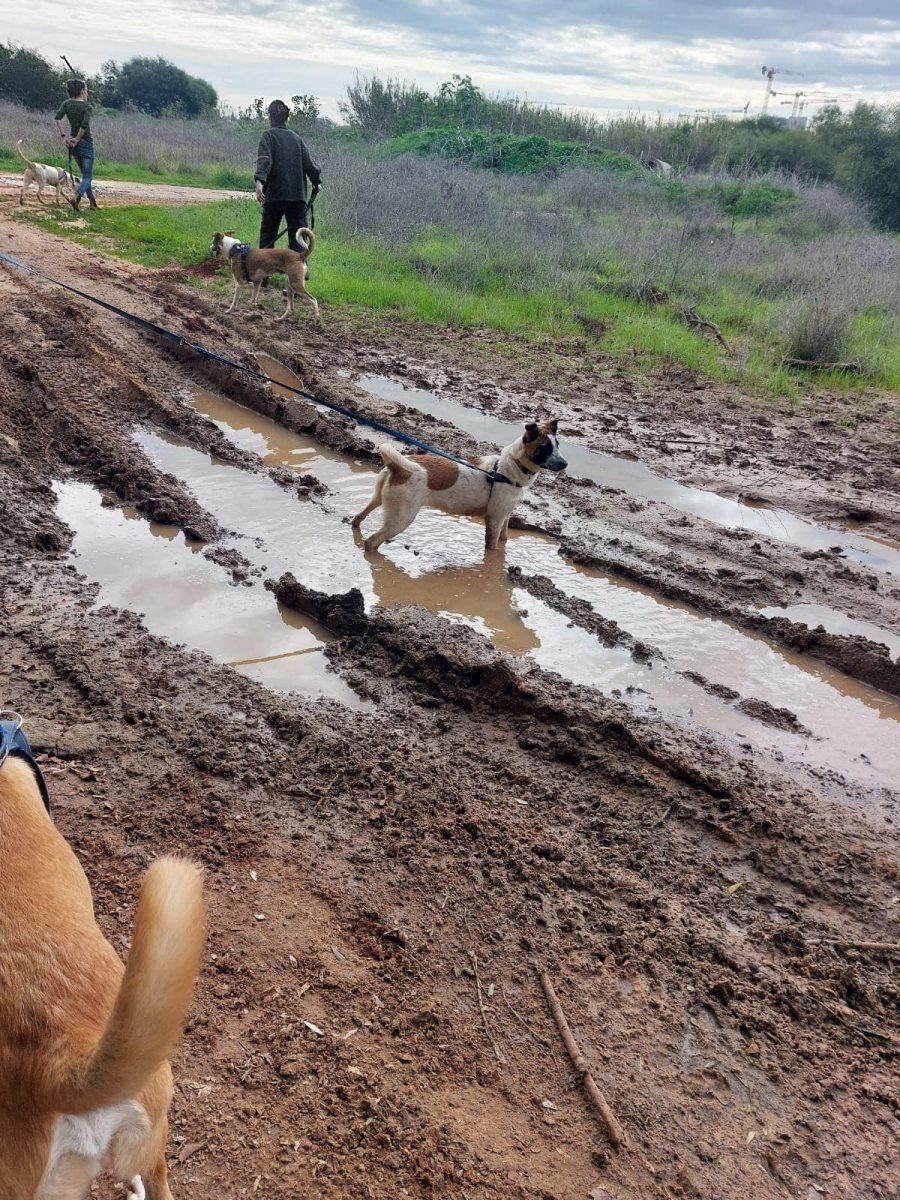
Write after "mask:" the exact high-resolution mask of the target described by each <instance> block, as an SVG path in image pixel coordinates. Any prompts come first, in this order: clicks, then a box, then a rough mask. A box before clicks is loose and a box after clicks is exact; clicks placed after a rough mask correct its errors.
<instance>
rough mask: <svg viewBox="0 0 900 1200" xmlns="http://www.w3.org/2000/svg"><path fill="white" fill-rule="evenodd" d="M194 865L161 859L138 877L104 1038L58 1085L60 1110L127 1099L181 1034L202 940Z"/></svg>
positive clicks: (202, 905) (199, 891) (78, 1110)
mask: <svg viewBox="0 0 900 1200" xmlns="http://www.w3.org/2000/svg"><path fill="white" fill-rule="evenodd" d="M205 915H206V910H205V903H204V899H203V883H202V878H201V874H200V868H199V867H197V866H195V865H194V863H192V862H188V861H187V860H186V859H182V858H172V857H167V858H161V859H159V860H158V861H157V862H155V863H153V865H152V866H151V867H150V870H149V871H148V872H147V875H146V877H145V879H144V885H143V887H142V888H141V895H140V899H139V901H138V909H137V916H136V918H135V924H134V935H133V937H132V941H131V951H130V953H129V955H128V962H127V965H126V967H125V974H124V975H123V977H122V983H121V987H120V989H119V995H118V997H117V999H116V1003H115V1007H114V1008H113V1011H112V1015H111V1016H110V1018H109V1022H108V1023H107V1026H106V1029H105V1030H104V1032H103V1036H102V1038H101V1039H100V1042H99V1044H98V1045H97V1047H96V1049H95V1050H94V1051H93V1053H92V1054H91V1056H90V1058H88V1060H87V1061H86V1062H82V1064H81V1065H80V1067H79V1068H78V1069H77V1070H76V1072H75V1073H74V1078H73V1077H71V1076H70V1078H69V1079H68V1080H66V1081H65V1082H64V1083H63V1085H62V1087H61V1089H60V1093H61V1094H60V1095H59V1098H58V1107H59V1110H60V1111H61V1112H67V1113H74V1114H77V1113H83V1112H89V1111H90V1110H92V1109H94V1108H100V1107H103V1106H105V1105H108V1104H116V1103H118V1102H119V1101H122V1100H127V1099H131V1098H133V1097H134V1096H135V1095H137V1093H138V1092H139V1091H140V1090H141V1088H142V1087H143V1086H144V1084H145V1083H146V1082H147V1080H148V1079H149V1078H150V1076H151V1075H152V1074H153V1072H154V1071H155V1070H156V1069H157V1068H158V1067H159V1066H161V1065H162V1063H163V1062H165V1060H166V1059H167V1058H168V1057H169V1055H170V1054H171V1053H172V1051H173V1049H174V1048H175V1043H176V1042H177V1041H178V1038H179V1037H180V1036H181V1031H182V1028H183V1026H184V1021H185V1018H186V1016H187V1011H188V1007H189V1005H190V1002H191V994H192V992H193V988H194V980H195V979H196V978H197V973H198V972H199V970H200V959H201V955H202V953H203V943H204V939H205V932H204V924H205Z"/></svg>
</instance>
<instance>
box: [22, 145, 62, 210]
mask: <svg viewBox="0 0 900 1200" xmlns="http://www.w3.org/2000/svg"><path fill="white" fill-rule="evenodd" d="M16 153H17V154H18V156H19V158H21V159H22V161H23V162H24V163H25V173H24V175H23V176H22V190H21V191H20V192H19V203H20V204H24V203H25V193H26V192H27V191H28V189H29V188H30V187H31V185H32V184H33V183H36V184H37V198H38V201H39V203H41V204H43V203H44V201H43V200H41V192H42V191H43V190H44V188H45V187H52V188H55V189H56V203H57V204H61V203H62V189H63V188H67V187H68V186H69V185H70V184H71V185H72V186H73V187H74V186H75V180H74V179H73V178H72V176H71V175H70V174H69V172H68V171H64V170H63V168H62V167H48V166H47V164H46V163H33V162H32V161H31V159H30V158H26V157H25V155H24V154H23V152H22V138H19V140H18V141H17V142H16Z"/></svg>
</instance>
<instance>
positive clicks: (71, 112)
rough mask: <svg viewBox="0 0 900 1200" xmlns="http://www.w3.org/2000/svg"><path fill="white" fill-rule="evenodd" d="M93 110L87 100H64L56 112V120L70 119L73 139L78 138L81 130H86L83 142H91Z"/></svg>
mask: <svg viewBox="0 0 900 1200" xmlns="http://www.w3.org/2000/svg"><path fill="white" fill-rule="evenodd" d="M93 111H94V110H93V108H91V106H90V104H88V103H87V101H85V100H64V101H63V102H62V104H61V105H60V106H59V108H58V109H57V111H56V120H57V121H61V120H62V119H63V117H68V119H69V125H70V126H71V129H72V137H78V132H79V130H81V129H83V130H84V137H83V138H82V139H81V140H82V141H83V142H90V141H92V140H93V139H92V138H91V115H92V113H93Z"/></svg>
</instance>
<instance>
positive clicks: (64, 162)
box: [0, 154, 253, 192]
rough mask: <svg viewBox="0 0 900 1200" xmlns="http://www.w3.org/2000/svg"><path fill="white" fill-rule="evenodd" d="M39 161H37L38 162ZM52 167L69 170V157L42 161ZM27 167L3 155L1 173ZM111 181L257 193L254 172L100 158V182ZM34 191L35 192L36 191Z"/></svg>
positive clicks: (16, 173)
mask: <svg viewBox="0 0 900 1200" xmlns="http://www.w3.org/2000/svg"><path fill="white" fill-rule="evenodd" d="M36 161H37V160H36ZM40 161H41V162H46V163H47V164H48V165H49V166H51V167H65V168H66V169H67V170H68V165H69V163H68V159H67V157H66V155H64V154H63V155H59V154H56V155H52V154H51V155H47V156H46V157H44V158H41V160H40ZM24 168H25V164H24V163H23V162H22V160H21V158H18V157H17V156H16V155H0V171H3V172H5V173H7V172H8V173H10V174H13V175H18V174H21V172H22V171H23V170H24ZM104 179H110V180H113V181H115V182H118V183H170V184H175V185H177V186H179V187H207V188H228V189H229V190H234V191H245V192H251V191H252V190H253V178H252V172H251V171H250V170H247V171H237V170H235V169H234V168H233V167H215V166H209V167H202V168H201V167H197V168H193V167H191V168H187V167H185V166H182V167H181V168H180V169H175V168H172V167H166V168H161V167H147V166H142V165H140V164H139V163H119V162H107V160H106V159H99V160H98V162H97V181H98V183H99V182H101V181H102V180H104ZM32 190H33V189H32Z"/></svg>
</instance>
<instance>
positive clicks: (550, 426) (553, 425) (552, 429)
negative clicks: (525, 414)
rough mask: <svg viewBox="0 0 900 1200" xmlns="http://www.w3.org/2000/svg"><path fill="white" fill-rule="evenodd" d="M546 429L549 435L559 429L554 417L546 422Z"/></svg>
mask: <svg viewBox="0 0 900 1200" xmlns="http://www.w3.org/2000/svg"><path fill="white" fill-rule="evenodd" d="M547 428H548V429H549V430H550V432H551V433H556V431H557V429H558V428H559V421H558V420H557V418H556V417H554V418H553V420H552V421H548V422H547Z"/></svg>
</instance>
